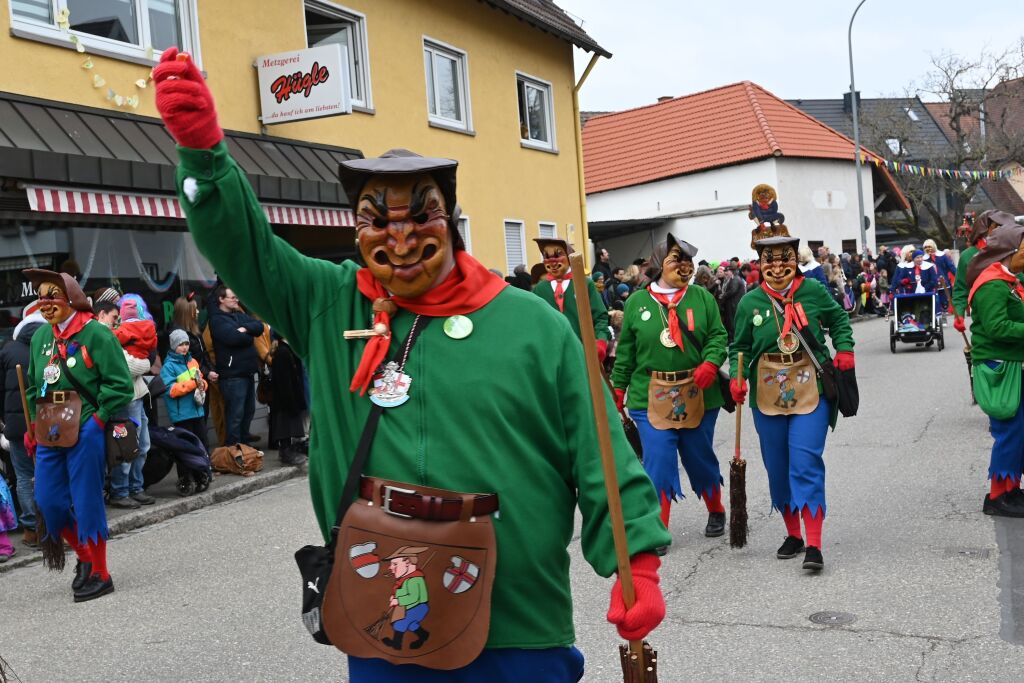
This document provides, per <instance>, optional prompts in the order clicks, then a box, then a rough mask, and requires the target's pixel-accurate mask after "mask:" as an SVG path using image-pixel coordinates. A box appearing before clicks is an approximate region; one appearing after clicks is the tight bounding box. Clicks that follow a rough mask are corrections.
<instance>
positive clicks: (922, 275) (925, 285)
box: [889, 249, 939, 294]
mask: <svg viewBox="0 0 1024 683" xmlns="http://www.w3.org/2000/svg"><path fill="white" fill-rule="evenodd" d="M938 286H939V275H938V269H937V268H936V267H935V264H933V263H932V262H931V261H925V260H924V252H923V251H921V250H920V249H918V250H917V251H915V252H914V260H913V262H912V263H907V262H906V261H904V262H903V263H901V264H900V267H899V268H897V269H896V275H895V277H893V279H892V282H891V283H890V284H889V289H890V291H892V292H893V293H894V294H923V293H926V292H934V291H935V290H936V288H937V287H938Z"/></svg>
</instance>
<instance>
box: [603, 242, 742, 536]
mask: <svg viewBox="0 0 1024 683" xmlns="http://www.w3.org/2000/svg"><path fill="white" fill-rule="evenodd" d="M696 254H697V248H696V247H694V246H693V245H691V244H688V243H687V242H684V241H682V240H677V239H676V238H675V237H673V236H672V235H671V234H669V235H668V237H667V239H666V241H665V243H663V244H659V245H658V246H657V248H655V250H654V253H653V254H651V259H650V267H649V269H648V273H649V274H650V277H651V284H650V285H649V286H648V287H647V289H646V290H643V291H640V292H636V293H635V294H634V295H633V296H631V297H630V298H629V300H628V301H627V302H626V310H625V315H624V318H623V323H622V333H621V335H620V336H619V341H618V346H617V348H616V356H615V368H614V369H613V370H612V384H613V385H614V387H615V400H616V402H617V403H618V405H619V406H620V408H621V407H622V405H623V402H624V400H625V398H626V391H627V389H628V391H629V401H628V404H627V407H628V408H629V415H630V417H631V418H633V421H634V422H635V423H636V426H637V429H639V431H640V440H641V442H642V443H643V449H644V469H645V470H647V474H648V476H650V478H651V481H652V482H654V488H655V489H656V490H657V491H658V498H659V499H660V501H661V521H662V522H663V523H664V524H665V526H666V527H667V526H668V523H669V514H670V512H671V505H672V502H673V501H675V500H676V499H677V498H681V497H682V496H683V489H682V486H681V484H680V482H679V465H678V464H677V461H676V460H677V458H678V459H679V460H681V461H682V463H683V469H685V470H686V475H687V477H689V480H690V488H691V489H692V490H693V491H694V492H695V493H696V494H697V497H698V498H703V499H704V503H705V505H706V506H707V509H708V523H707V526H706V527H705V529H704V535H705V536H721V535H722V534H723V533H725V507H724V506H723V505H722V474H721V470H720V468H719V465H718V458H717V456H716V455H715V449H714V437H715V423H716V422H717V420H718V413H719V410H720V409H721V407H722V403H723V399H722V392H721V390H720V389H719V386H718V368H719V366H721V365H722V363H724V362H725V357H726V344H727V334H726V330H725V326H724V325H723V324H722V319H721V317H720V315H719V312H718V304H717V303H716V302H715V300H714V298H713V297H712V296H711V295H710V294H709V293H708V292H707V290H706V289H703V288H702V287H691V286H690V280H691V278H692V277H693V272H694V269H693V257H694V256H695V255H696Z"/></svg>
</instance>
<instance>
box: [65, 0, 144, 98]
mask: <svg viewBox="0 0 1024 683" xmlns="http://www.w3.org/2000/svg"><path fill="white" fill-rule="evenodd" d="M70 16H71V10H69V9H68V8H67V7H65V8H63V9H61V11H60V12H58V13H57V17H56V22H57V28H59V29H60V30H61V32H62V33H68V34H69V35H68V40H70V41H71V43H72V44H73V45H74V46H75V50H77V51H78V52H79V53H81V54H85V43H84V42H83V41H82V39H81V38H79V37H78V36H76V35H75V34H73V33H69V29H70V28H71V21H70ZM146 57H147V58H152V57H153V48H152V47H147V48H146ZM95 66H96V65H95V63H94V62H93V61H92V57H87V58H86V60H85V61H84V62H82V68H83V69H85V70H86V71H91V70H92V69H93V67H95ZM152 78H153V76H152V72H150V76H149V78H140V79H139V80H137V81H135V87H136V88H138V89H139V90H142V89H144V88H145V87H146V86H147V85H148V84H149V81H151V80H152ZM106 84H107V81H106V80H105V79H104V78H103V76H101V75H100V74H98V73H93V75H92V87H94V88H97V89H100V88H102V87H103V86H105V85H106ZM106 98H107V101H108V102H113V103H114V104H115V105H117V106H118V107H128V108H131V109H138V108H139V96H138V95H121V94H118V93H117V92H116V91H115V90H114V89H113V88H109V87H108V88H107V93H106Z"/></svg>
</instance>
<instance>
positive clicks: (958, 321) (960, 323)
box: [953, 315, 967, 332]
mask: <svg viewBox="0 0 1024 683" xmlns="http://www.w3.org/2000/svg"><path fill="white" fill-rule="evenodd" d="M953 329H955V330H956V331H957V332H966V331H967V325H965V324H964V319H963V318H961V317H960V316H958V315H957V316H953Z"/></svg>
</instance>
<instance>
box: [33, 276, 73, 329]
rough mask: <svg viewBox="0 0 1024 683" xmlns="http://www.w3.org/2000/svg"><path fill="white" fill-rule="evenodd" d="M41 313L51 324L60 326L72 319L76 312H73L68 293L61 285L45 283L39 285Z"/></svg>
mask: <svg viewBox="0 0 1024 683" xmlns="http://www.w3.org/2000/svg"><path fill="white" fill-rule="evenodd" d="M39 312H40V313H41V314H42V316H43V320H45V321H46V322H48V323H49V324H51V325H59V324H60V323H62V322H64V321H65V320H67V319H68V318H70V317H71V314H72V313H73V312H74V311H72V310H71V304H70V303H69V301H68V295H67V293H66V292H65V291H64V290H63V289H62V288H61V286H60V285H58V284H56V283H53V282H43V283H41V284H40V285H39Z"/></svg>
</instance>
